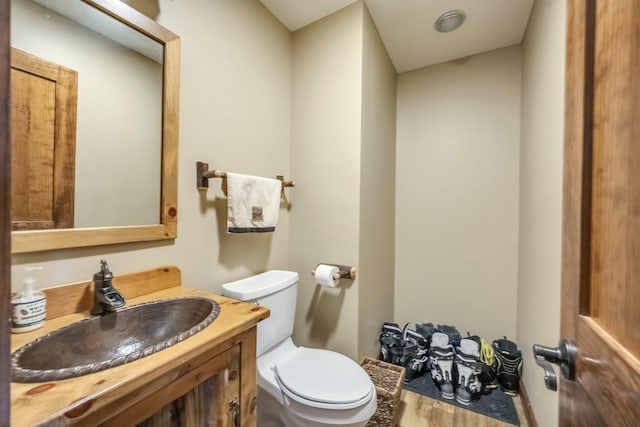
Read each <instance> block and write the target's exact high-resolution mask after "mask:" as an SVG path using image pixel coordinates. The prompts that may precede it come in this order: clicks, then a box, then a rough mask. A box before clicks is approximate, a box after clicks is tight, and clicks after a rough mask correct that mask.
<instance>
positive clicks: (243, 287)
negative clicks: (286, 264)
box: [222, 270, 299, 301]
mask: <svg viewBox="0 0 640 427" xmlns="http://www.w3.org/2000/svg"><path fill="white" fill-rule="evenodd" d="M298 277H299V276H298V273H296V272H293V271H284V270H271V271H267V272H264V273H261V274H257V275H255V276H251V277H247V278H245V279H240V280H236V281H235V282H229V283H225V284H224V285H222V294H223V295H224V296H226V297H229V298H233V299H237V300H240V301H251V300H254V299H258V298H263V297H265V296H267V295H271V294H272V293H274V292H278V291H280V290H282V289H285V288H288V287H289V286H291V285H293V284H294V283H296V282H297V281H298Z"/></svg>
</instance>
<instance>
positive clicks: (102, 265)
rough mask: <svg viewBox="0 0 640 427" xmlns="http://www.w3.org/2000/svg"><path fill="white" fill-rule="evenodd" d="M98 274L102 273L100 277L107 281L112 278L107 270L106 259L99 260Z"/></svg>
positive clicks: (111, 274)
mask: <svg viewBox="0 0 640 427" xmlns="http://www.w3.org/2000/svg"><path fill="white" fill-rule="evenodd" d="M100 272H101V273H102V276H103V277H104V278H105V279H107V280H109V279H111V278H112V277H113V273H111V270H109V266H108V265H107V260H106V259H101V260H100Z"/></svg>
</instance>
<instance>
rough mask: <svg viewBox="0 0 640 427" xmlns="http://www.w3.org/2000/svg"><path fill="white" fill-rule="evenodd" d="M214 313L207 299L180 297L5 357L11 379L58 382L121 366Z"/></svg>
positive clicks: (67, 330)
mask: <svg viewBox="0 0 640 427" xmlns="http://www.w3.org/2000/svg"><path fill="white" fill-rule="evenodd" d="M219 313H220V306H219V305H218V303H217V302H215V301H213V300H210V299H207V298H197V297H182V298H173V299H165V300H160V301H153V302H149V303H144V304H139V305H134V306H131V307H127V308H123V309H121V310H118V311H117V312H115V313H110V314H106V315H103V316H94V317H90V318H88V319H84V320H81V321H79V322H76V323H72V324H71V325H68V326H65V327H63V328H61V329H58V330H56V331H53V332H51V333H49V334H47V335H45V336H43V337H40V338H38V339H36V340H34V341H31V342H30V343H29V344H26V345H24V346H23V347H21V348H19V349H18V350H16V351H15V352H14V353H13V354H12V355H11V380H12V381H14V382H20V383H31V382H41V381H54V380H62V379H65V378H73V377H79V376H81V375H86V374H91V373H94V372H98V371H102V370H105V369H109V368H113V367H115V366H120V365H124V364H125V363H129V362H133V361H134V360H138V359H140V358H142V357H146V356H149V355H151V354H153V353H156V352H158V351H160V350H164V349H165V348H167V347H170V346H172V345H174V344H176V343H178V342H180V341H182V340H184V339H187V338H189V337H190V336H192V335H194V334H197V333H198V332H200V331H201V330H202V329H204V328H205V327H206V326H208V325H209V324H211V322H213V321H214V320H215V319H216V317H218V314H219Z"/></svg>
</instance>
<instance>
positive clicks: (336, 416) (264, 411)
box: [222, 270, 376, 427]
mask: <svg viewBox="0 0 640 427" xmlns="http://www.w3.org/2000/svg"><path fill="white" fill-rule="evenodd" d="M298 278H299V276H298V273H295V272H291V271H281V270H272V271H267V272H266V273H262V274H258V275H256V276H251V277H248V278H246V279H242V280H238V281H235V282H231V283H226V284H224V285H222V289H223V295H224V296H227V297H229V298H233V299H237V300H240V301H246V302H251V303H255V304H259V305H261V306H263V307H267V308H269V309H270V310H271V316H270V317H269V318H268V319H266V320H263V321H262V322H260V323H259V324H258V332H257V348H256V353H257V361H256V365H257V372H258V378H257V382H258V425H259V426H260V427H269V426H282V425H284V426H286V427H294V426H295V427H297V426H309V427H316V426H317V427H320V426H345V427H358V426H364V425H365V424H366V423H367V421H369V418H371V416H373V414H374V412H375V411H376V390H375V386H374V385H373V383H372V382H371V379H370V378H369V376H368V375H367V373H366V372H365V371H364V369H362V367H361V366H360V365H358V364H357V363H356V362H354V361H353V360H351V359H350V358H348V357H347V356H344V355H342V354H340V353H336V352H334V351H329V350H321V349H312V348H306V347H298V346H296V345H295V344H294V342H293V340H292V339H291V333H292V332H293V322H294V318H295V309H296V297H297V290H298Z"/></svg>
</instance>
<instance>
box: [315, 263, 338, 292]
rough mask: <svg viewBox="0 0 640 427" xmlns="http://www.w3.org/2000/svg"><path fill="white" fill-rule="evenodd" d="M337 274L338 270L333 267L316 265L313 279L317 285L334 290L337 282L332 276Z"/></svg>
mask: <svg viewBox="0 0 640 427" xmlns="http://www.w3.org/2000/svg"><path fill="white" fill-rule="evenodd" d="M339 272H340V269H338V267H336V266H335V265H325V264H318V266H317V267H316V272H315V273H314V275H313V277H314V278H315V279H316V283H317V284H318V285H322V286H329V287H331V288H335V287H336V285H337V284H338V282H337V280H335V279H334V278H333V276H334V274H336V273H339Z"/></svg>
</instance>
